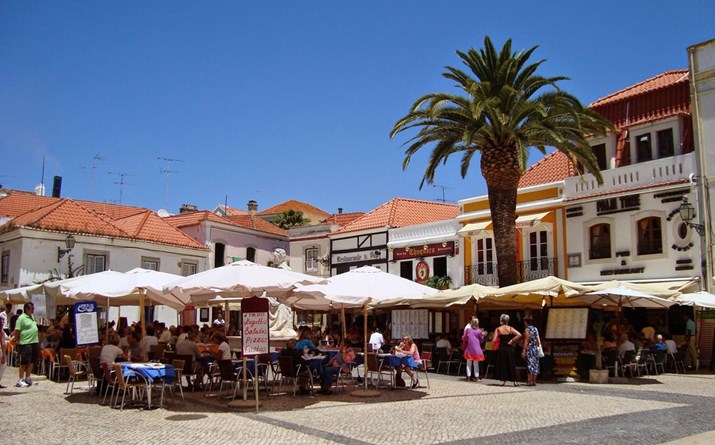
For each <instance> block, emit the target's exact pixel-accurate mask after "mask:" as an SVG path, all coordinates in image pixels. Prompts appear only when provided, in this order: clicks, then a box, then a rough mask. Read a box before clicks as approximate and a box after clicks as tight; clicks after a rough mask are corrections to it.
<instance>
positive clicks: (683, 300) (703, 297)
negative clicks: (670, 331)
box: [676, 291, 715, 309]
mask: <svg viewBox="0 0 715 445" xmlns="http://www.w3.org/2000/svg"><path fill="white" fill-rule="evenodd" d="M676 300H677V301H678V302H679V303H680V304H682V305H685V306H698V307H704V308H709V309H715V295H713V294H711V293H710V292H705V291H698V292H692V293H688V294H682V295H680V296H678V297H677V299H676Z"/></svg>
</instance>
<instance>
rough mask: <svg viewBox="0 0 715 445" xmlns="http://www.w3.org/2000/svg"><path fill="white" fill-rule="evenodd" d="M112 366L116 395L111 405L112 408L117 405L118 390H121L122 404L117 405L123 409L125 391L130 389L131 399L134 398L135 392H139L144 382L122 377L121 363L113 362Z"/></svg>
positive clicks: (144, 384) (143, 386) (144, 385)
mask: <svg viewBox="0 0 715 445" xmlns="http://www.w3.org/2000/svg"><path fill="white" fill-rule="evenodd" d="M112 368H113V369H114V378H115V381H116V388H117V395H116V397H115V400H114V403H113V404H112V406H113V407H114V408H116V407H117V402H118V401H119V391H121V392H122V404H121V405H119V409H120V410H122V409H124V400H125V398H126V396H127V392H128V391H131V392H132V401H133V400H135V399H136V395H137V392H140V391H141V389H142V388H145V387H146V383H145V382H142V381H134V380H127V379H125V378H124V374H122V365H120V364H119V363H114V364H112Z"/></svg>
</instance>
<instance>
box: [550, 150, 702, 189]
mask: <svg viewBox="0 0 715 445" xmlns="http://www.w3.org/2000/svg"><path fill="white" fill-rule="evenodd" d="M692 173H695V153H687V154H684V155H679V156H673V157H669V158H663V159H656V160H654V161H648V162H641V163H639V164H632V165H626V166H624V167H618V168H612V169H609V170H603V171H601V175H602V176H603V184H601V185H599V184H598V182H597V181H596V178H595V177H594V176H593V175H592V174H590V173H589V174H585V175H583V177H578V176H574V177H571V178H566V179H565V180H564V200H574V199H579V198H585V197H588V196H593V195H600V194H609V193H615V192H626V191H628V190H632V189H636V188H639V187H644V186H648V185H657V184H663V183H672V182H677V181H684V180H689V177H690V174H692Z"/></svg>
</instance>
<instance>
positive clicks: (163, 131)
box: [0, 0, 715, 213]
mask: <svg viewBox="0 0 715 445" xmlns="http://www.w3.org/2000/svg"><path fill="white" fill-rule="evenodd" d="M713 23H715V8H713V7H712V4H711V3H710V2H706V1H687V2H676V3H674V2H665V1H654V0H650V1H630V2H623V1H601V2H574V1H568V2H566V1H547V2H527V1H524V2H516V1H515V2H508V1H504V2H479V1H474V0H472V1H439V2H435V1H410V2H407V1H381V2H365V1H363V2H344V1H300V2H298V1H255V2H245V1H228V2H224V1H212V2H197V1H194V2H189V1H151V2H146V1H141V2H134V1H122V2H105V1H62V2H50V1H7V0H3V1H1V2H0V183H2V184H3V185H4V186H5V187H8V188H15V189H28V190H30V189H32V188H33V187H34V186H35V185H37V184H38V183H39V182H40V180H41V178H42V159H43V157H44V158H45V173H44V178H45V184H46V186H47V190H48V194H49V193H51V189H52V177H53V176H55V175H59V176H62V177H63V186H62V195H63V196H68V197H72V198H76V199H92V200H95V201H107V202H119V199H120V192H121V199H122V203H123V204H128V205H137V206H143V207H148V208H151V209H154V210H158V209H159V208H168V210H169V211H170V212H176V211H177V210H178V207H179V206H180V205H181V204H182V203H191V204H196V205H198V206H199V207H200V208H204V209H211V208H213V207H214V206H215V205H216V204H219V203H223V202H224V201H225V200H226V201H227V202H228V204H229V205H230V206H232V207H237V208H242V209H245V208H246V203H247V202H248V200H250V199H255V200H257V201H258V204H259V210H262V209H266V208H268V207H270V206H273V205H275V204H278V203H280V202H283V201H285V200H289V199H297V200H300V201H304V202H308V203H311V204H313V205H315V206H317V207H319V208H321V209H323V210H325V211H328V212H331V213H332V212H336V211H337V208H338V207H342V208H343V209H344V211H346V212H351V211H369V210H370V209H372V208H374V207H376V206H378V205H380V204H382V203H384V202H386V201H388V200H390V199H392V198H395V197H403V198H417V199H425V200H437V199H442V197H443V192H444V198H445V199H446V200H447V201H449V202H455V203H456V201H457V200H459V199H463V198H467V197H472V196H479V195H483V194H485V193H486V189H485V186H484V181H483V179H482V178H481V174H480V172H479V163H478V161H477V162H473V163H472V169H471V171H470V172H469V174H468V175H467V177H466V178H465V179H462V178H461V176H460V175H459V171H458V169H459V163H458V158H454V159H453V160H452V161H450V163H449V164H448V165H447V166H444V167H442V168H440V170H438V173H437V178H436V181H435V182H436V184H437V185H440V186H444V187H445V188H444V189H442V188H439V187H430V186H425V187H424V188H423V189H422V191H420V190H418V187H419V184H420V180H421V178H422V174H423V172H424V166H425V161H426V158H427V152H425V153H424V154H423V155H421V156H416V157H415V158H413V160H412V163H411V164H410V166H409V167H408V169H407V170H406V171H403V170H402V159H403V157H404V149H403V147H402V143H403V142H405V140H406V135H402V136H398V137H397V138H396V139H394V140H392V139H390V138H389V132H390V130H391V128H392V126H393V124H394V123H395V121H396V120H397V119H399V118H400V117H402V116H403V115H404V114H405V113H406V111H407V109H408V107H409V106H410V105H411V104H412V103H413V101H414V100H415V99H417V98H418V97H419V96H421V95H423V94H425V93H428V92H434V91H445V92H455V93H456V92H457V90H456V89H455V88H454V87H453V85H452V84H451V82H449V81H447V80H446V79H444V78H442V73H443V71H444V69H443V68H444V66H446V65H452V66H459V65H460V63H459V60H458V58H457V56H456V55H455V51H456V50H467V49H469V48H471V47H476V48H479V47H481V45H482V42H483V39H484V36H485V35H489V36H490V37H491V38H492V40H493V41H494V42H495V43H496V44H497V45H498V46H501V45H502V43H503V42H504V40H505V39H507V38H512V39H513V47H514V48H515V49H524V48H529V47H532V46H535V45H538V46H539V49H538V50H537V51H536V53H535V55H534V59H535V60H536V59H546V62H545V63H544V64H543V66H542V70H541V74H543V75H548V76H551V75H565V76H568V77H570V78H571V80H569V81H566V82H562V83H561V86H562V88H563V89H565V90H567V91H569V92H571V93H573V94H575V95H576V96H577V97H579V98H580V99H581V101H582V102H584V103H586V104H588V103H590V102H592V101H594V100H595V99H597V98H599V97H603V96H605V95H607V94H610V93H612V92H615V91H617V90H619V89H622V88H624V87H627V86H629V85H632V84H635V83H637V82H640V81H642V80H645V79H647V78H649V77H652V76H655V75H657V74H659V73H661V72H664V71H666V70H670V69H677V68H687V53H686V48H687V47H688V46H690V45H692V44H695V43H699V42H702V41H705V40H709V39H712V38H715V27H714V26H713ZM540 157H541V155H540V154H539V153H538V152H534V155H533V157H532V160H531V161H532V162H535V161H537V160H538V159H539V158H540ZM158 158H170V159H178V160H179V161H174V162H167V161H163V160H160V159H158ZM166 170H169V171H170V173H168V175H167V173H165V171H166ZM167 179H168V180H167ZM121 182H124V185H123V186H122V185H120V183H121Z"/></svg>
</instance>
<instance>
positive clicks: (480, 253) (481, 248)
mask: <svg viewBox="0 0 715 445" xmlns="http://www.w3.org/2000/svg"><path fill="white" fill-rule="evenodd" d="M493 246H494V240H493V239H492V238H481V239H478V240H477V275H492V274H494V247H493Z"/></svg>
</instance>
